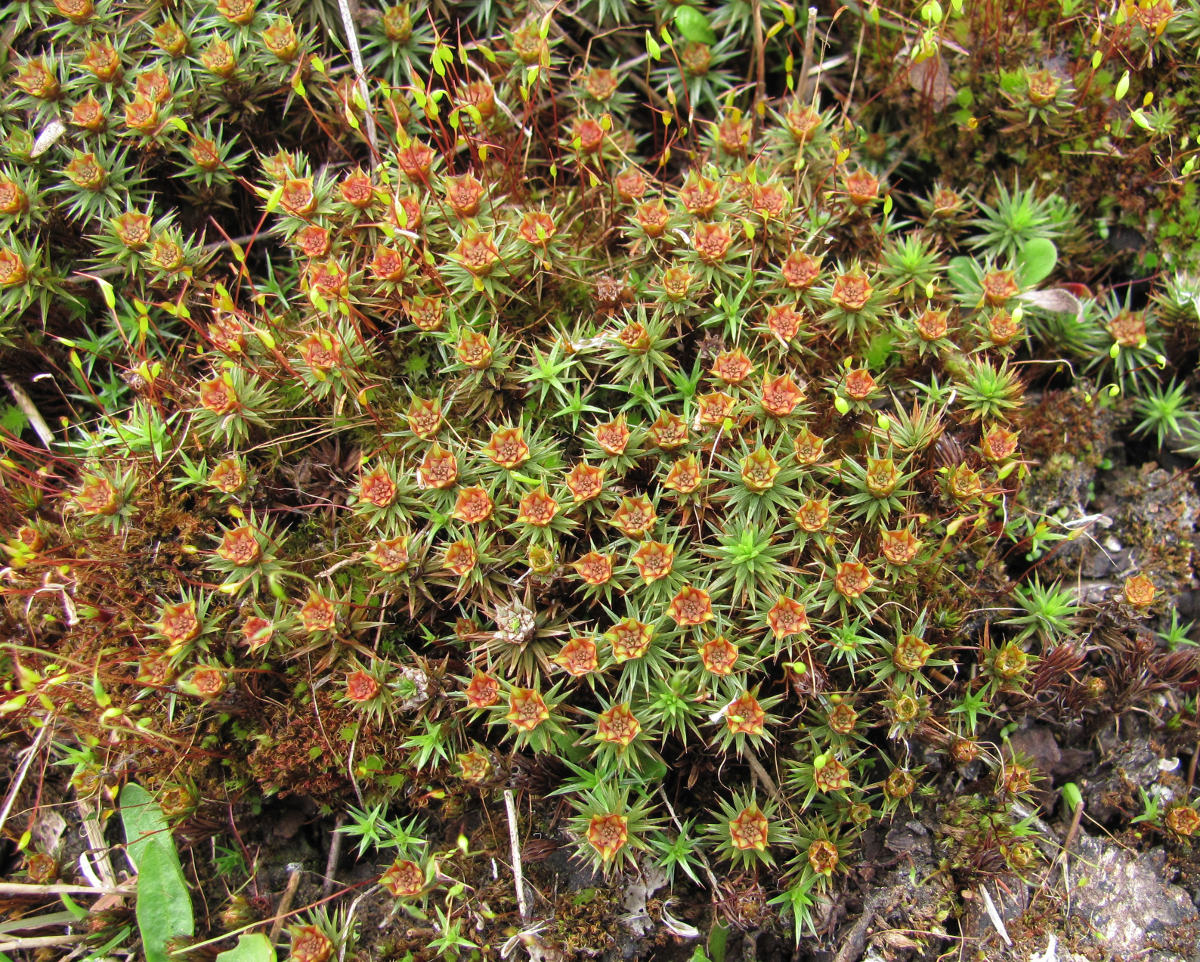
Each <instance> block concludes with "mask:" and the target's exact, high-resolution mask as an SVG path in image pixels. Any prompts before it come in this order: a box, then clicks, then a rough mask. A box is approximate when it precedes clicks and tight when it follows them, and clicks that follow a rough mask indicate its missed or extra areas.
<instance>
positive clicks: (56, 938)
mask: <svg viewBox="0 0 1200 962" xmlns="http://www.w3.org/2000/svg"><path fill="white" fill-rule="evenodd" d="M85 938H87V936H86V935H85V934H84V933H82V932H79V933H77V934H75V935H39V936H37V937H36V938H31V939H12V940H10V941H8V942H0V952H22V951H25V950H26V949H48V948H52V947H54V946H56V945H74V944H75V943H76V942H82V941H83V940H84V939H85Z"/></svg>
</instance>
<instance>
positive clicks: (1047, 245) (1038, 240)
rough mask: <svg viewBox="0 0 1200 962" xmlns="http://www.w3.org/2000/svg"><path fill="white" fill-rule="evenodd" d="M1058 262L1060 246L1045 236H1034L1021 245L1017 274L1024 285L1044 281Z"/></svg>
mask: <svg viewBox="0 0 1200 962" xmlns="http://www.w3.org/2000/svg"><path fill="white" fill-rule="evenodd" d="M1057 263H1058V248H1056V247H1055V246H1054V242H1053V241H1051V240H1048V239H1047V238H1045V237H1034V238H1032V239H1031V240H1028V241H1026V242H1025V243H1024V244H1022V245H1021V250H1020V251H1019V252H1018V254H1017V276H1018V278H1020V281H1021V286H1022V287H1033V286H1035V285H1036V284H1038V283H1040V282H1041V281H1044V280H1045V279H1046V278H1047V277H1049V276H1050V272H1051V271H1053V270H1054V265H1055V264H1057Z"/></svg>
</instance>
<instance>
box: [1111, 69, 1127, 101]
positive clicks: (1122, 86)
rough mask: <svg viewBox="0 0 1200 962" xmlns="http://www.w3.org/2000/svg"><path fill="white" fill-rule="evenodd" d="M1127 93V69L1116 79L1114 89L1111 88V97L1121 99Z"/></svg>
mask: <svg viewBox="0 0 1200 962" xmlns="http://www.w3.org/2000/svg"><path fill="white" fill-rule="evenodd" d="M1127 93H1129V71H1128V70H1126V71H1125V72H1124V73H1123V74H1121V79H1120V80H1118V81H1117V86H1116V89H1115V90H1113V99H1115V100H1123V99H1124V98H1125V95H1126V94H1127Z"/></svg>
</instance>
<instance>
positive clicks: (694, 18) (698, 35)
mask: <svg viewBox="0 0 1200 962" xmlns="http://www.w3.org/2000/svg"><path fill="white" fill-rule="evenodd" d="M675 29H676V30H678V31H679V32H680V33H681V34H683V35H684V37H685V38H687V39H688V40H690V41H691V42H692V43H716V42H717V35H716V34H715V33H713V28H712V26H711V25H710V24H709V22H708V17H706V16H705V15H704V14H703V13H701V12H700V11H699V10H697V9H696V8H695V7H693V6H690V5H688V4H686V3H685V4H683V5H682V6H680V7H677V8H676V10H675Z"/></svg>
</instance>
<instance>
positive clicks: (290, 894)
mask: <svg viewBox="0 0 1200 962" xmlns="http://www.w3.org/2000/svg"><path fill="white" fill-rule="evenodd" d="M300 872H301V866H300V865H292V866H291V874H290V875H288V882H287V888H285V889H284V890H283V898H281V899H280V900H279V909H278V911H276V913H275V923H274V924H273V925H272V926H271V944H272V945H274V944H275V943H276V942H278V941H279V933H280V932H282V931H283V920H284V919H285V918H287V915H288V910H289V909H290V908H291V907H292V900H293V899H294V898H295V897H296V890H297V889H298V888H300Z"/></svg>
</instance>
